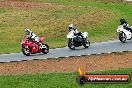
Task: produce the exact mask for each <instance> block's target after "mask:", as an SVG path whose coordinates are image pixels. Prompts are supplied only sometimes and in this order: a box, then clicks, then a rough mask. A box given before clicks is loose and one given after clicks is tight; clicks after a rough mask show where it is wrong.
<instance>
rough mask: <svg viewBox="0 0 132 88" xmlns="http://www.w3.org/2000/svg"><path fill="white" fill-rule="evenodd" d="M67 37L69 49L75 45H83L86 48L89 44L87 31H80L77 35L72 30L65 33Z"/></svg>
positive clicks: (72, 48)
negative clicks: (79, 34)
mask: <svg viewBox="0 0 132 88" xmlns="http://www.w3.org/2000/svg"><path fill="white" fill-rule="evenodd" d="M82 37H83V38H82ZM67 38H68V47H69V48H70V49H71V50H74V49H75V47H79V46H84V47H85V48H88V47H89V46H90V42H89V40H88V39H87V38H88V33H87V32H83V33H81V36H78V35H75V34H74V31H70V32H69V33H68V35H67Z"/></svg>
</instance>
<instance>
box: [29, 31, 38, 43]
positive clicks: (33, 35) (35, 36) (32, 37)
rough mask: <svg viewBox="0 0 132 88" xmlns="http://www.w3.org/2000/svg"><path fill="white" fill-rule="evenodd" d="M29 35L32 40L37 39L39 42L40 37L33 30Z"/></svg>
mask: <svg viewBox="0 0 132 88" xmlns="http://www.w3.org/2000/svg"><path fill="white" fill-rule="evenodd" d="M27 36H28V38H29V39H30V40H32V41H36V42H37V44H39V37H38V36H37V35H36V34H34V33H33V32H32V31H31V32H30V33H29V34H28V35H27Z"/></svg>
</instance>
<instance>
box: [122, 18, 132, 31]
mask: <svg viewBox="0 0 132 88" xmlns="http://www.w3.org/2000/svg"><path fill="white" fill-rule="evenodd" d="M120 23H121V24H120V25H123V27H124V28H125V29H126V30H128V31H130V32H131V33H132V28H130V27H129V24H128V23H127V22H126V20H125V19H124V18H121V19H120Z"/></svg>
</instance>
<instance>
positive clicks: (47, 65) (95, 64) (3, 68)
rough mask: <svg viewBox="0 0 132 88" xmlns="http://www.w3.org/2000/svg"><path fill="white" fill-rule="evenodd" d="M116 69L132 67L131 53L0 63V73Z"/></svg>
mask: <svg viewBox="0 0 132 88" xmlns="http://www.w3.org/2000/svg"><path fill="white" fill-rule="evenodd" d="M80 66H81V67H84V68H85V69H86V71H87V72H92V71H102V70H117V69H122V68H131V67H132V53H131V52H128V53H115V54H114V53H113V54H103V55H91V56H82V57H69V58H60V59H48V60H34V61H22V62H11V63H0V75H9V74H13V75H16V74H36V73H51V72H76V71H78V68H79V67H80Z"/></svg>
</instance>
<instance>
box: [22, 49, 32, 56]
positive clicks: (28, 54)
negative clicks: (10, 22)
mask: <svg viewBox="0 0 132 88" xmlns="http://www.w3.org/2000/svg"><path fill="white" fill-rule="evenodd" d="M22 53H23V54H24V55H26V56H30V54H31V53H30V49H29V48H28V47H27V48H26V47H22Z"/></svg>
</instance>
